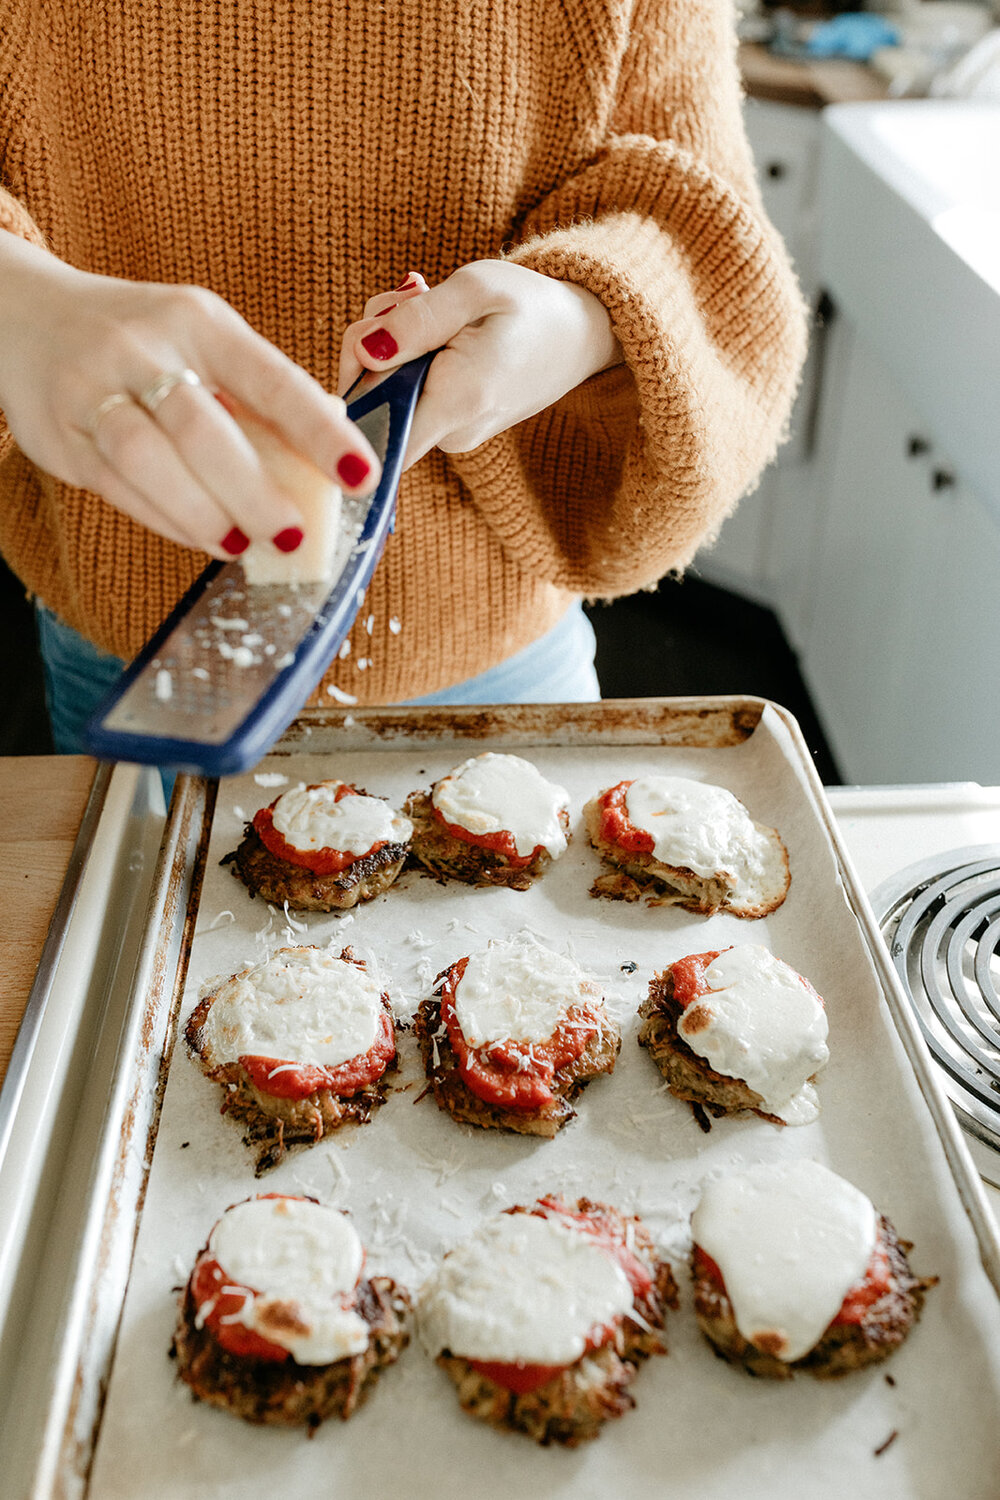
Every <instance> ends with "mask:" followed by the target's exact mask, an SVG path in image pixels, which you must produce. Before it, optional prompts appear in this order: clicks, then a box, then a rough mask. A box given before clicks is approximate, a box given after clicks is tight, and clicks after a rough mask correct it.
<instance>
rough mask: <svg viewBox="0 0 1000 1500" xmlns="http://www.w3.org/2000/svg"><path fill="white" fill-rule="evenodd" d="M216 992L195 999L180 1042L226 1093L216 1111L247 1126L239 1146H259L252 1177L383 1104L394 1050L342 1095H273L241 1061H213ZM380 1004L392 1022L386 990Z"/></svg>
mask: <svg viewBox="0 0 1000 1500" xmlns="http://www.w3.org/2000/svg"><path fill="white" fill-rule="evenodd" d="M307 946H308V945H307ZM312 946H316V945H315V944H314V945H312ZM295 951H296V950H295V949H294V948H276V949H275V951H274V952H273V953H272V954H271V955H270V957H271V958H277V956H278V955H279V954H280V953H294V952H295ZM339 958H340V960H341V961H342V962H343V963H352V964H354V965H355V966H356V967H357V968H359V969H364V968H365V963H364V960H363V959H360V958H355V956H354V954H353V952H352V950H351V949H350V948H343V949H341V952H340V954H339ZM252 967H253V966H252V965H249V966H248V967H247V968H246V969H240V970H238V971H237V973H236V974H233V975H230V976H229V977H228V978H227V979H226V980H225V981H224V983H226V984H228V983H229V982H230V980H231V979H235V978H237V977H238V976H239V975H240V974H247V973H249V972H250V969H251V968H252ZM219 988H221V985H220V986H219ZM218 992H219V990H218V989H215V990H212V991H211V992H210V993H209V994H207V995H205V996H204V997H203V998H202V999H201V1000H199V1002H198V1004H197V1005H196V1006H195V1008H194V1010H193V1011H192V1012H191V1015H190V1016H189V1017H188V1021H187V1025H186V1026H185V1028H184V1040H185V1041H186V1042H187V1045H188V1048H189V1050H190V1052H191V1055H192V1056H193V1057H194V1059H195V1060H196V1062H197V1063H198V1065H199V1067H200V1068H201V1070H202V1072H203V1073H204V1074H205V1076H206V1077H207V1078H210V1079H212V1081H213V1082H214V1083H218V1084H221V1085H222V1088H223V1089H224V1091H225V1092H224V1095H223V1100H222V1106H221V1109H220V1113H221V1114H224V1115H232V1116H233V1118H234V1119H237V1120H241V1121H243V1123H244V1124H245V1125H246V1134H245V1136H244V1137H243V1140H244V1144H245V1145H247V1146H251V1147H255V1148H257V1150H258V1155H257V1162H256V1167H255V1175H256V1176H258V1177H260V1176H261V1175H262V1174H263V1173H264V1172H266V1171H267V1170H268V1168H270V1167H274V1166H276V1165H277V1164H278V1162H279V1161H281V1159H282V1157H283V1156H284V1154H285V1151H286V1149H287V1148H288V1147H289V1146H291V1145H294V1144H296V1143H298V1142H303V1141H304V1142H308V1143H309V1144H310V1145H314V1144H315V1143H316V1142H317V1141H321V1140H322V1139H323V1137H324V1136H325V1135H329V1134H330V1133H331V1132H332V1131H334V1130H339V1129H340V1127H341V1126H342V1125H347V1124H356V1125H364V1124H367V1123H368V1121H369V1120H370V1119H371V1117H372V1114H373V1112H374V1111H375V1110H376V1109H377V1108H378V1106H379V1105H380V1104H384V1102H385V1098H386V1094H387V1092H388V1087H389V1078H390V1075H391V1074H392V1073H394V1072H395V1071H396V1069H397V1067H398V1066H399V1063H398V1054H397V1055H396V1056H394V1057H392V1058H391V1059H390V1061H389V1063H388V1065H387V1067H386V1069H385V1072H384V1073H382V1075H381V1076H380V1077H379V1078H377V1079H376V1080H375V1082H374V1083H369V1084H366V1085H365V1087H364V1088H363V1089H359V1090H358V1092H357V1093H356V1094H352V1095H351V1096H350V1097H349V1098H346V1099H343V1098H341V1097H340V1096H339V1095H337V1094H335V1093H332V1092H331V1090H330V1089H317V1090H315V1092H313V1093H311V1094H307V1095H306V1096H305V1097H304V1098H302V1099H278V1098H275V1097H274V1096H273V1095H271V1094H265V1093H262V1092H261V1090H260V1089H258V1088H257V1087H256V1086H255V1084H254V1083H253V1082H252V1081H251V1079H250V1076H249V1074H248V1073H247V1071H246V1069H245V1068H244V1067H243V1066H242V1064H241V1063H238V1062H233V1063H222V1064H219V1065H216V1064H215V1063H213V1062H212V1060H211V1058H210V1057H209V1056H208V1054H207V1050H206V1045H205V1038H204V1026H205V1022H206V1020H207V1019H208V1013H209V1011H210V1010H211V1008H212V1006H213V1004H214V1003H215V999H216V996H217V995H218ZM382 1006H383V1008H384V1010H385V1012H386V1014H387V1015H388V1016H389V1018H390V1020H392V1019H393V1016H392V1010H391V1007H390V1004H389V997H388V995H386V994H383V995H382Z"/></svg>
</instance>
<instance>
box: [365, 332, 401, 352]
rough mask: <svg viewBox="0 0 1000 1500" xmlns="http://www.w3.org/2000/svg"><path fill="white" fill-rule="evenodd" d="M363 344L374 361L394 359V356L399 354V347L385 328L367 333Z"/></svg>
mask: <svg viewBox="0 0 1000 1500" xmlns="http://www.w3.org/2000/svg"><path fill="white" fill-rule="evenodd" d="M361 343H362V345H363V346H364V348H365V349H366V350H367V352H368V353H369V354H370V355H371V357H372V359H392V356H393V355H394V354H398V353H399V345H398V344H397V343H396V340H395V339H394V338H393V336H392V334H391V333H389V331H388V329H385V328H376V329H374V330H373V331H372V332H371V333H366V334H365V336H364V338H363V339H362V340H361Z"/></svg>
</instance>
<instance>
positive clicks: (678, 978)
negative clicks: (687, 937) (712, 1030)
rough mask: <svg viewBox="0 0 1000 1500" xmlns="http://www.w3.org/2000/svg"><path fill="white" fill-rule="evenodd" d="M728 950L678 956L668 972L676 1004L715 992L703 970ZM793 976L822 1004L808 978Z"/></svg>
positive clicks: (688, 1003) (683, 1006)
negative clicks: (706, 980) (706, 979)
mask: <svg viewBox="0 0 1000 1500" xmlns="http://www.w3.org/2000/svg"><path fill="white" fill-rule="evenodd" d="M729 951H730V950H729V949H728V948H720V949H719V950H718V952H716V953H689V954H688V956H687V957H686V958H679V959H678V960H677V962H676V963H673V964H671V965H670V973H671V974H672V976H673V981H674V999H675V1000H676V1001H677V1003H678V1005H680V1006H681V1007H682V1008H683V1009H686V1008H687V1007H688V1006H689V1005H690V1004H691V1002H692V1000H698V999H700V998H701V997H702V996H703V995H713V994H715V993H716V991H714V990H713V989H712V988H711V987H710V986H709V985H708V984H706V982H705V971H706V970H707V969H709V968H711V966H712V964H713V963H714V962H715V960H716V959H717V958H718V957H719V954H720V953H728V952H729ZM795 977H796V979H798V981H799V983H800V984H803V985H805V987H806V989H807V990H808V991H809V993H810V995H812V996H813V998H814V999H816V1000H817V1001H818V1002H819V1004H820V1005H822V1004H823V997H822V995H819V994H817V993H816V990H815V988H814V987H813V986H812V985H811V984H810V983H809V981H808V979H806V978H804V977H803V975H801V974H796V976H795Z"/></svg>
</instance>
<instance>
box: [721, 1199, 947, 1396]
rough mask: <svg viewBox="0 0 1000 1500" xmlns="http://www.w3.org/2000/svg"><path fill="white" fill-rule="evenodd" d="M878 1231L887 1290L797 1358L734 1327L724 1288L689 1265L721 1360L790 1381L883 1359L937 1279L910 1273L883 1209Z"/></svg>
mask: <svg viewBox="0 0 1000 1500" xmlns="http://www.w3.org/2000/svg"><path fill="white" fill-rule="evenodd" d="M878 1233H879V1235H880V1236H881V1238H882V1241H883V1244H884V1245H885V1247H886V1251H887V1253H888V1257H889V1277H890V1285H889V1290H888V1291H887V1292H886V1293H885V1295H884V1296H883V1297H881V1298H880V1299H879V1300H878V1302H875V1303H873V1304H872V1306H871V1307H870V1308H868V1309H867V1311H866V1313H865V1316H864V1318H863V1319H862V1321H861V1322H860V1323H841V1324H838V1323H831V1324H830V1326H829V1327H828V1328H827V1330H826V1332H825V1333H824V1334H823V1336H822V1338H821V1339H820V1340H819V1342H818V1343H817V1344H816V1345H815V1347H814V1348H812V1349H810V1351H809V1353H808V1354H804V1355H803V1356H802V1358H801V1359H796V1360H790V1361H787V1360H781V1359H778V1357H777V1356H776V1355H775V1354H770V1353H768V1352H767V1351H766V1350H764V1349H761V1348H758V1347H757V1346H756V1345H754V1344H751V1343H749V1342H748V1341H747V1340H746V1339H745V1338H744V1337H743V1335H742V1334H741V1333H740V1332H739V1329H738V1328H737V1327H736V1319H735V1317H734V1315H733V1307H732V1303H731V1302H730V1300H729V1297H728V1296H727V1294H726V1292H725V1291H724V1290H720V1289H719V1287H718V1286H717V1284H716V1283H715V1282H714V1281H713V1280H711V1279H710V1278H708V1277H706V1276H699V1275H697V1274H696V1273H695V1271H694V1269H693V1266H692V1272H691V1278H692V1282H693V1284H694V1310H695V1316H696V1318H697V1320H698V1326H699V1327H700V1328H701V1331H702V1333H703V1334H704V1335H705V1337H706V1338H707V1339H708V1341H709V1343H710V1344H711V1346H712V1348H713V1349H714V1351H715V1353H716V1354H717V1355H718V1356H719V1358H720V1359H724V1360H726V1361H727V1362H728V1363H730V1364H734V1365H740V1366H741V1367H742V1368H743V1369H744V1370H746V1371H747V1373H748V1374H750V1375H761V1376H764V1377H765V1378H767V1379H769V1380H791V1378H792V1376H793V1375H795V1374H796V1373H797V1372H798V1371H804V1372H805V1373H807V1374H809V1375H814V1376H816V1377H817V1379H820V1380H830V1379H835V1378H836V1377H838V1376H840V1375H847V1374H849V1373H850V1372H851V1371H852V1370H860V1369H863V1368H864V1367H865V1366H866V1365H871V1364H877V1363H878V1362H879V1361H880V1360H883V1359H887V1358H888V1357H889V1355H890V1354H892V1353H893V1352H894V1351H895V1350H896V1349H898V1348H899V1346H900V1344H901V1343H902V1342H903V1340H904V1339H905V1338H906V1336H907V1334H908V1333H909V1332H910V1329H911V1328H912V1327H913V1324H914V1323H915V1322H916V1321H917V1319H918V1318H919V1317H920V1313H921V1311H922V1309H923V1304H924V1296H925V1294H926V1293H927V1291H928V1290H929V1289H930V1288H931V1287H933V1286H936V1285H937V1280H938V1278H937V1277H936V1276H915V1275H914V1273H913V1272H912V1271H911V1269H910V1263H909V1259H908V1252H909V1251H910V1250H912V1248H913V1246H912V1245H911V1244H910V1243H909V1241H906V1240H900V1238H899V1236H898V1235H897V1233H896V1230H895V1229H894V1227H893V1225H892V1224H891V1223H890V1222H889V1220H888V1219H887V1218H886V1217H885V1215H884V1214H880V1215H879V1220H878Z"/></svg>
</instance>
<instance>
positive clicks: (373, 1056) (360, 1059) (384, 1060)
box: [239, 1007, 396, 1099]
mask: <svg viewBox="0 0 1000 1500" xmlns="http://www.w3.org/2000/svg"><path fill="white" fill-rule="evenodd" d="M395 1055H396V1034H395V1030H394V1028H393V1024H392V1017H391V1016H390V1015H389V1013H388V1011H387V1010H385V1008H384V1007H383V1010H382V1014H381V1016H380V1017H379V1027H378V1033H377V1035H376V1037H375V1040H374V1042H373V1043H372V1045H371V1046H370V1047H369V1049H368V1051H367V1052H359V1053H358V1055H357V1057H350V1058H348V1059H347V1061H346V1062H342V1063H337V1064H336V1065H335V1066H334V1067H322V1066H319V1065H316V1064H312V1063H290V1062H282V1060H281V1059H280V1058H276V1057H259V1056H253V1055H250V1054H246V1055H244V1056H242V1057H241V1058H240V1059H239V1062H240V1066H241V1067H242V1068H243V1069H244V1070H245V1071H246V1074H247V1076H248V1078H249V1079H250V1082H251V1083H252V1084H253V1086H254V1088H256V1089H259V1090H260V1092H261V1093H262V1094H270V1096H271V1097H272V1098H274V1099H304V1098H305V1097H306V1096H307V1095H308V1094H315V1093H317V1092H318V1091H319V1090H320V1089H329V1091H330V1093H332V1094H336V1095H337V1097H338V1098H340V1099H350V1098H352V1097H353V1095H355V1094H357V1093H359V1092H360V1091H361V1089H363V1088H365V1087H367V1085H368V1084H370V1083H374V1082H375V1081H376V1079H378V1078H381V1077H382V1074H383V1073H384V1072H385V1070H386V1068H387V1067H388V1066H389V1064H390V1062H391V1061H392V1059H393V1058H394V1057H395Z"/></svg>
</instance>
